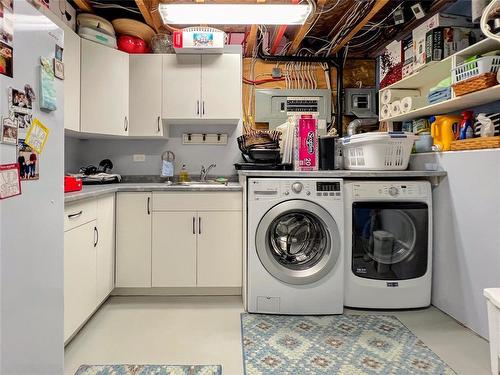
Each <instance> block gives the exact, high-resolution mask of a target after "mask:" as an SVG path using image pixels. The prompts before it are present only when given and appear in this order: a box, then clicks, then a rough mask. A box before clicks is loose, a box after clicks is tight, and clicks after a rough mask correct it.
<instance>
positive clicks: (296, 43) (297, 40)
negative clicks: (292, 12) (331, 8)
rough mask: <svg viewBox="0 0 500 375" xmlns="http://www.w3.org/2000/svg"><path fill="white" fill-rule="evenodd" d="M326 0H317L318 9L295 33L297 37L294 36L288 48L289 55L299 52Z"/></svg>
mask: <svg viewBox="0 0 500 375" xmlns="http://www.w3.org/2000/svg"><path fill="white" fill-rule="evenodd" d="M326 1H327V0H318V1H317V3H316V11H315V12H314V13H311V14H310V15H309V17H308V18H307V20H306V22H305V23H304V24H303V25H302V26H301V27H300V29H299V30H298V31H297V33H296V34H295V37H294V38H293V41H292V44H291V45H290V47H289V48H288V54H289V55H293V54H294V53H297V51H298V50H299V48H300V45H301V44H302V41H303V40H304V37H305V36H306V35H307V32H308V31H309V30H310V29H311V26H312V25H313V24H314V21H315V20H316V18H317V17H319V15H320V13H321V10H322V9H323V7H324V6H325V4H326Z"/></svg>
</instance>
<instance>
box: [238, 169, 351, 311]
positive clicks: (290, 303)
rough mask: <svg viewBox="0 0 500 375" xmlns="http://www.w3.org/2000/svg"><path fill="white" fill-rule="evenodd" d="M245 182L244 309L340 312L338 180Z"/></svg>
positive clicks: (340, 204) (340, 209)
mask: <svg viewBox="0 0 500 375" xmlns="http://www.w3.org/2000/svg"><path fill="white" fill-rule="evenodd" d="M247 187H248V188H247V200H248V201H247V204H248V205H247V228H248V232H247V259H246V265H247V267H246V289H247V290H246V298H245V301H246V309H247V311H248V312H253V313H267V314H300V315H305V314H341V313H342V311H343V290H344V285H343V279H344V274H343V273H344V265H343V233H344V227H343V216H344V213H343V210H344V206H343V205H344V203H343V190H342V180H340V179H326V178H325V179H319V178H318V179H312V178H311V179H309V178H307V179H306V178H303V179H295V180H291V179H289V178H287V179H284V178H265V179H264V178H250V179H248V183H247Z"/></svg>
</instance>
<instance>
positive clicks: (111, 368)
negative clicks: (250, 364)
mask: <svg viewBox="0 0 500 375" xmlns="http://www.w3.org/2000/svg"><path fill="white" fill-rule="evenodd" d="M75 375H222V366H220V365H208V366H204V365H194V366H193V365H180V366H171V365H82V366H80V368H79V369H78V370H77V371H76V374H75Z"/></svg>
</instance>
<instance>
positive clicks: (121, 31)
mask: <svg viewBox="0 0 500 375" xmlns="http://www.w3.org/2000/svg"><path fill="white" fill-rule="evenodd" d="M112 24H113V27H114V28H115V32H116V33H117V34H118V35H119V36H118V49H119V50H121V51H123V52H127V53H149V52H151V50H150V48H149V46H150V44H151V39H152V38H153V37H154V36H155V31H154V30H153V29H152V28H151V27H149V26H148V25H146V24H145V23H142V22H139V21H136V20H132V19H129V18H117V19H115V20H113V21H112Z"/></svg>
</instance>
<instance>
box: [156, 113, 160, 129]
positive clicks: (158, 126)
mask: <svg viewBox="0 0 500 375" xmlns="http://www.w3.org/2000/svg"><path fill="white" fill-rule="evenodd" d="M157 125H158V133H159V132H160V116H158V123H157Z"/></svg>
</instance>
